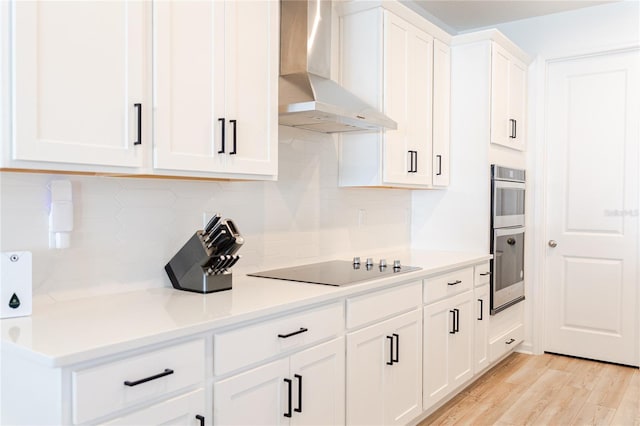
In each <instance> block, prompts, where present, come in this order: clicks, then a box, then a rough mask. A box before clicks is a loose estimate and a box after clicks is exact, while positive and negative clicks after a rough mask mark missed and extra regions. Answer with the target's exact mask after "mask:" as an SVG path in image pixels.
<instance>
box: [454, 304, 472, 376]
mask: <svg viewBox="0 0 640 426" xmlns="http://www.w3.org/2000/svg"><path fill="white" fill-rule="evenodd" d="M472 299H473V293H472V292H470V291H469V292H465V293H462V294H460V295H457V296H454V297H452V298H451V303H452V307H453V310H454V311H455V314H456V332H455V333H454V334H450V335H449V384H450V385H451V386H452V387H456V386H458V385H461V384H462V383H464V382H466V381H467V380H468V379H470V378H471V376H473V321H474V318H475V316H474V313H475V311H474V309H473V308H472V305H471V300H472Z"/></svg>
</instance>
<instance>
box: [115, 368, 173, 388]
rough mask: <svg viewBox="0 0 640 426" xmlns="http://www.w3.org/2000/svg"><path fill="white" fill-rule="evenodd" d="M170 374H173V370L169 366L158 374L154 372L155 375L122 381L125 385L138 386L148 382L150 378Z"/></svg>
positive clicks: (153, 378)
mask: <svg viewBox="0 0 640 426" xmlns="http://www.w3.org/2000/svg"><path fill="white" fill-rule="evenodd" d="M170 374H173V370H172V369H170V368H165V369H164V371H163V372H162V373H160V374H156V375H155V376H150V377H145V378H144V379H140V380H136V381H135V382H130V381H129V380H127V381H125V382H124V385H125V386H138V385H141V384H143V383H147V382H150V381H151V380H155V379H159V378H161V377H164V376H168V375H170Z"/></svg>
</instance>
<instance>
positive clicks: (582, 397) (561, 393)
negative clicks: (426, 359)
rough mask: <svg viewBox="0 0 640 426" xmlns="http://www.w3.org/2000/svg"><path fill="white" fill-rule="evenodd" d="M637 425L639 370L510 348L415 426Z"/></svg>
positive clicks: (639, 397)
mask: <svg viewBox="0 0 640 426" xmlns="http://www.w3.org/2000/svg"><path fill="white" fill-rule="evenodd" d="M453 424H455V425H518V426H520V425H536V426H537V425H539V426H543V425H544V426H548V425H554V426H555V425H558V426H565V425H576V426H577V425H579V426H582V425H606V424H611V425H614V426H640V370H638V369H637V368H632V367H624V366H619V365H614V364H607V363H602V362H597V361H590V360H583V359H578V358H572V357H565V356H560V355H554V354H543V355H525V354H518V353H514V354H512V355H510V356H509V357H507V358H506V359H505V360H503V361H502V362H500V363H499V364H498V365H497V366H495V367H493V368H492V369H490V370H488V371H487V372H486V373H485V374H484V375H483V376H482V377H480V378H479V379H478V380H476V381H475V382H474V383H473V384H471V385H470V386H469V387H468V388H467V389H464V390H463V391H462V392H460V393H459V394H458V395H456V397H455V398H454V399H452V400H451V401H449V402H448V403H447V404H445V405H444V406H443V407H441V408H440V409H439V410H437V411H436V412H434V413H433V414H432V415H431V416H429V417H428V418H426V419H425V420H424V421H423V422H422V423H420V425H419V426H426V425H453Z"/></svg>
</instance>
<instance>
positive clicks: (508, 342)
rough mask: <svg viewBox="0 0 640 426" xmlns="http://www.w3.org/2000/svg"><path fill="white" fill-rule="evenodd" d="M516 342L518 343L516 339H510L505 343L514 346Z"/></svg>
mask: <svg viewBox="0 0 640 426" xmlns="http://www.w3.org/2000/svg"><path fill="white" fill-rule="evenodd" d="M515 341H516V339H509V340H508V341H506V342H505V343H506V344H507V345H510V344H512V343H513V342H515Z"/></svg>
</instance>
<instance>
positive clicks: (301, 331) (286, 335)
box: [278, 327, 309, 339]
mask: <svg viewBox="0 0 640 426" xmlns="http://www.w3.org/2000/svg"><path fill="white" fill-rule="evenodd" d="M305 331H309V329H308V328H304V327H300V330H298V331H293V332H291V333H289V334H278V337H280V338H281V339H286V338H287V337H291V336H295V335H296V334H300V333H304V332H305Z"/></svg>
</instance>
